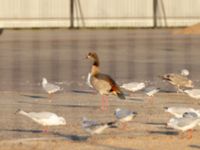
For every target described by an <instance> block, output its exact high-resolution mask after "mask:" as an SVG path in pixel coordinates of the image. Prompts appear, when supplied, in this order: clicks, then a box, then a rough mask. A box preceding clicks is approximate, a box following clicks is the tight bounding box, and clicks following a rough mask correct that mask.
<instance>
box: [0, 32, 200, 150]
mask: <svg viewBox="0 0 200 150" xmlns="http://www.w3.org/2000/svg"><path fill="white" fill-rule="evenodd" d="M171 31H172V30H170V29H168V30H167V29H156V30H153V29H135V30H133V29H127V30H125V29H124V30H105V29H98V30H89V29H88V30H86V29H85V30H67V29H66V30H65V29H53V30H51V29H43V30H28V29H27V30H5V31H4V32H3V33H2V34H1V36H0V106H1V109H0V115H1V119H0V131H1V132H0V139H1V140H11V139H24V138H36V140H38V141H39V140H40V139H39V138H47V139H50V138H61V139H62V140H63V139H64V140H67V141H76V142H77V141H78V142H79V141H82V140H83V141H84V140H86V139H87V137H88V135H87V134H86V133H85V132H84V131H83V129H82V128H81V119H82V117H83V116H86V117H89V118H91V119H95V120H98V121H103V122H105V121H111V120H114V119H115V118H114V115H113V112H114V110H115V109H116V108H117V107H122V108H128V109H131V110H134V111H136V112H138V117H137V118H136V119H135V120H134V121H133V122H131V123H130V125H129V128H128V130H127V131H121V130H118V129H111V130H108V131H106V132H105V134H104V135H102V136H100V137H99V138H98V137H97V143H96V144H94V145H93V146H94V147H96V146H97V147H98V146H99V143H98V142H100V143H101V144H102V143H103V144H105V143H106V141H107V144H108V145H107V146H105V145H104V146H100V147H101V148H99V149H108V150H109V149H115V148H118V149H120V150H124V149H123V148H119V147H120V142H121V141H123V139H126V140H127V141H126V142H130V143H129V144H130V145H127V146H126V145H122V147H124V146H125V147H126V148H127V147H128V148H130V147H131V146H135V147H136V148H137V149H146V148H147V147H145V144H151V146H152V147H153V149H156V147H157V148H158V147H159V146H161V147H162V148H165V145H164V143H165V141H166V139H167V140H168V141H169V142H170V140H171V142H172V146H171V149H174V148H176V142H177V140H174V137H176V136H177V132H176V131H174V130H169V129H166V126H165V125H166V122H167V121H168V119H169V118H170V115H169V114H166V113H164V111H163V107H164V106H185V107H194V108H199V102H198V100H194V99H191V98H189V97H188V96H187V95H185V94H183V93H181V94H176V93H166V91H168V90H169V91H170V90H171V89H172V91H173V88H172V86H169V85H168V84H167V83H165V82H162V81H161V80H160V79H159V78H158V75H161V74H164V73H169V72H176V73H179V72H180V70H181V69H183V68H187V69H188V70H189V71H190V76H189V77H190V78H191V79H192V80H193V81H194V82H195V87H197V88H198V87H199V66H200V59H199V56H200V52H199V47H200V42H199V40H200V36H199V35H195V36H194V35H175V34H172V32H171ZM89 51H96V52H97V54H98V55H99V57H100V65H101V71H102V72H104V73H107V74H110V75H111V76H112V77H113V78H114V79H115V80H116V81H117V82H118V83H119V84H122V83H126V82H133V81H136V82H137V81H142V82H145V83H147V84H150V85H155V86H159V87H161V89H162V92H161V93H159V94H158V95H156V96H155V97H153V98H152V99H149V97H147V96H146V95H145V94H144V93H143V92H139V93H136V94H133V95H132V98H129V99H128V100H127V101H120V100H118V99H117V98H116V97H114V96H110V97H109V104H110V106H109V110H108V111H106V112H99V111H98V108H99V107H100V99H101V97H100V95H97V94H96V93H95V91H93V90H92V89H90V88H89V87H88V86H87V85H86V83H85V81H86V77H87V74H88V72H89V70H90V67H91V62H89V61H88V60H86V59H85V56H86V54H87V53H88V52H89ZM42 77H46V78H47V79H48V80H49V81H50V82H52V83H55V84H58V85H59V86H61V87H62V88H63V91H61V92H60V93H58V94H56V95H55V96H54V97H53V99H52V102H51V103H50V102H49V100H48V97H47V94H46V93H45V91H44V90H43V89H42V86H41V80H42ZM125 93H126V94H127V95H128V94H129V93H128V92H125ZM19 108H20V109H23V110H25V111H28V112H29V111H36V112H37V111H51V112H54V113H57V114H58V115H61V116H63V117H64V118H65V119H66V120H67V125H66V126H63V127H52V128H50V129H49V131H50V132H49V133H48V134H44V133H43V132H42V129H43V127H42V126H40V125H37V124H36V123H34V122H33V121H31V120H30V119H28V118H26V117H24V116H21V115H18V114H15V112H16V110H17V109H19ZM197 134H198V131H197V132H196V133H195V135H194V136H195V137H196V138H195V137H194V141H192V142H185V143H184V144H183V145H182V147H183V148H185V149H187V148H188V147H191V145H192V146H197V147H198V146H199V145H198V138H199V136H198V135H197ZM114 137H117V138H118V140H117V139H116V141H117V142H116V141H115V140H113V139H114ZM171 137H173V138H171ZM130 138H131V139H130ZM132 138H135V140H136V141H137V142H136V143H133V142H132ZM144 138H147V140H144ZM159 138H160V141H161V143H159ZM104 139H105V141H103V140H104ZM155 139H157V141H156V142H157V144H155V143H153V142H152V140H153V141H154V140H155ZM99 140H100V141H99ZM110 140H113V141H110ZM22 141H23V140H22ZM141 141H142V142H141ZM115 142H116V143H115ZM179 142H180V141H179ZM20 143H21V141H20V142H19V144H17V145H18V146H19V149H20V148H21V147H20ZM113 143H114V147H113V145H112V144H113ZM139 143H140V144H139ZM12 144H13V143H11V146H10V149H13V145H12ZM36 144H38V143H36ZM46 144H47V145H48V142H47V143H46ZM65 144H66V143H65ZM82 144H83V143H82ZM82 144H80V145H79V146H81V145H82ZM117 144H118V146H119V147H118V146H117ZM121 144H123V142H122V143H121ZM131 144H133V145H131ZM134 144H136V145H134ZM137 144H138V145H137ZM159 144H160V145H159ZM39 145H40V144H39ZM47 145H45V146H47ZM83 145H84V146H86V149H87V146H88V143H86V144H85V143H84V144H83ZM111 145H112V147H111ZM40 146H41V145H40ZM60 146H61V147H62V144H61V145H60ZM68 146H70V143H69V144H68ZM129 146H130V147H129ZM2 147H5V145H4V144H3V145H2V143H0V148H2ZM8 147H9V146H8ZM14 147H15V146H14ZM94 147H92V148H91V149H94ZM142 147H143V148H142ZM62 148H63V147H62ZM82 148H83V147H82ZM8 149H9V148H8ZM25 149H26V148H25ZM32 149H34V147H33V148H32ZM76 149H80V147H76ZM166 149H168V150H169V149H170V148H169V147H167V148H166Z"/></svg>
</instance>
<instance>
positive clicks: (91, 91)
mask: <svg viewBox="0 0 200 150" xmlns="http://www.w3.org/2000/svg"><path fill="white" fill-rule="evenodd" d="M72 92H74V93H83V94H97V92H95V91H94V90H77V89H74V90H72Z"/></svg>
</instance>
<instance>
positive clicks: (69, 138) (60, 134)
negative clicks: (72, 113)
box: [52, 132, 90, 142]
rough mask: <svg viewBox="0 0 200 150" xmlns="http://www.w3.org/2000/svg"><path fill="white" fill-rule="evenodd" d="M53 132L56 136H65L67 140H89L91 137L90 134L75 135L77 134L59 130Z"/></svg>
mask: <svg viewBox="0 0 200 150" xmlns="http://www.w3.org/2000/svg"><path fill="white" fill-rule="evenodd" d="M52 134H53V135H55V136H60V137H63V138H64V139H66V140H70V141H77V142H84V141H87V140H88V138H89V137H90V136H82V135H75V134H70V135H66V134H62V133H59V132H52Z"/></svg>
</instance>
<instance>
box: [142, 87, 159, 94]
mask: <svg viewBox="0 0 200 150" xmlns="http://www.w3.org/2000/svg"><path fill="white" fill-rule="evenodd" d="M144 91H145V94H147V95H148V96H154V94H156V93H158V92H159V91H160V88H156V87H147V88H145V90H144Z"/></svg>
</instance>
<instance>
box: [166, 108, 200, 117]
mask: <svg viewBox="0 0 200 150" xmlns="http://www.w3.org/2000/svg"><path fill="white" fill-rule="evenodd" d="M164 109H165V112H169V113H171V114H172V115H174V116H175V117H176V118H182V117H183V114H184V113H186V112H194V113H196V114H199V116H200V111H199V110H196V109H194V108H190V107H164Z"/></svg>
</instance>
